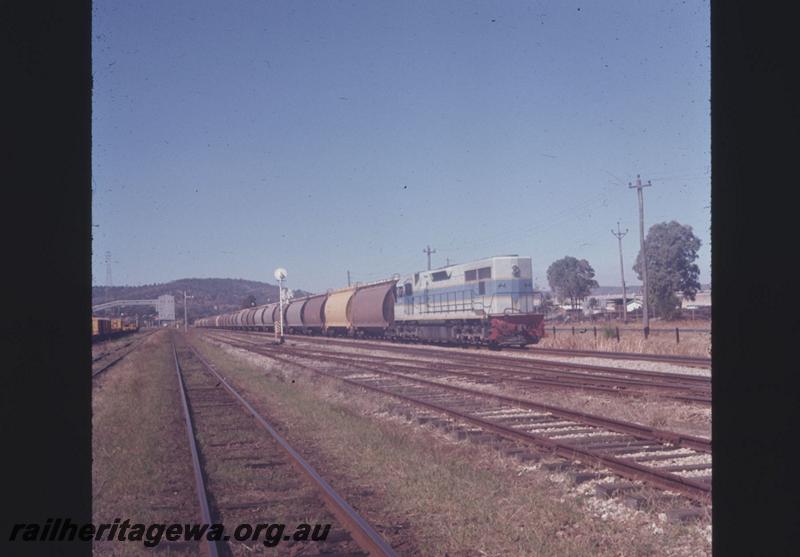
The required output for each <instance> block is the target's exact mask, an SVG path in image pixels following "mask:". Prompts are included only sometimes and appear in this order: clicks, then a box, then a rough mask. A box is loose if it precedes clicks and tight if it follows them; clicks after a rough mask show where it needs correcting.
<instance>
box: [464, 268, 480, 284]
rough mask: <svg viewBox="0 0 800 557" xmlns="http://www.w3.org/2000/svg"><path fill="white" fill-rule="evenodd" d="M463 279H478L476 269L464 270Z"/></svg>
mask: <svg viewBox="0 0 800 557" xmlns="http://www.w3.org/2000/svg"><path fill="white" fill-rule="evenodd" d="M464 280H466V281H470V280H478V271H477V270H476V269H470V270H469V271H464Z"/></svg>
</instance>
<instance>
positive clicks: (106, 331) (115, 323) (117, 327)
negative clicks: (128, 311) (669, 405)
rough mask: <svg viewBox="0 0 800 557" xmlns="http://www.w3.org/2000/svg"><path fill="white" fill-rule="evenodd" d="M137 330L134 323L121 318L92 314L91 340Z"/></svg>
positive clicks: (137, 327) (103, 338) (104, 338)
mask: <svg viewBox="0 0 800 557" xmlns="http://www.w3.org/2000/svg"><path fill="white" fill-rule="evenodd" d="M138 330H139V326H138V325H137V324H136V323H126V322H125V321H124V320H123V319H121V318H112V319H109V318H107V317H94V316H92V342H95V341H98V340H106V339H109V338H115V337H118V336H122V335H125V334H128V333H133V332H136V331H138Z"/></svg>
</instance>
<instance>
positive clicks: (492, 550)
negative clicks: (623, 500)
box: [196, 341, 710, 557]
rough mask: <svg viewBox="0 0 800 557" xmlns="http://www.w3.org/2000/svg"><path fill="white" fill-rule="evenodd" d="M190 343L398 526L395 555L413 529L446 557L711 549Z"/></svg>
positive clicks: (693, 536)
mask: <svg viewBox="0 0 800 557" xmlns="http://www.w3.org/2000/svg"><path fill="white" fill-rule="evenodd" d="M196 345H197V346H199V348H200V349H201V351H202V352H203V354H204V355H205V356H206V357H208V358H209V359H210V360H211V361H213V362H214V363H215V364H216V365H217V366H218V367H219V368H220V369H221V370H224V373H225V374H226V375H227V376H228V377H229V378H230V379H231V380H232V381H233V382H234V384H235V385H236V386H237V388H239V389H241V390H242V392H243V394H244V395H245V396H246V398H248V400H250V401H251V403H252V404H254V406H255V407H256V408H258V409H259V410H260V411H262V412H264V413H265V414H266V415H268V416H269V417H271V419H273V420H275V421H276V422H277V423H279V424H280V425H281V428H282V429H283V433H284V434H285V435H286V436H287V438H288V439H289V441H290V442H293V443H295V444H296V445H297V446H303V447H305V448H306V449H307V452H308V454H309V455H311V458H312V462H313V463H314V465H315V466H316V467H317V468H318V471H319V472H320V473H321V474H323V476H325V477H327V478H330V477H335V478H337V481H336V482H335V483H334V482H332V483H334V487H335V488H336V489H339V490H341V491H342V494H343V495H344V496H345V497H346V498H348V499H350V500H351V501H352V497H353V496H354V494H357V495H358V494H361V495H360V496H358V497H356V499H355V500H356V501H357V502H358V510H359V511H360V512H362V513H363V514H364V515H365V517H366V518H367V519H368V520H371V521H372V522H373V523H378V524H384V525H394V526H396V527H398V529H397V530H396V534H395V535H394V536H389V539H390V542H391V543H393V545H395V547H398V548H399V550H400V551H401V553H402V551H403V550H402V545H401V544H402V541H403V539H404V538H413V540H414V544H413V545H414V546H415V547H416V548H418V549H417V550H415V551H418V553H415V554H421V555H448V556H450V557H455V556H473V555H475V556H479V555H484V556H485V555H509V556H531V555H539V556H561V555H571V556H580V555H587V556H588V555H593V556H594V555H703V554H708V553H710V541H709V539H708V536H707V535H706V534H704V533H703V532H701V531H700V530H699V529H698V528H696V527H694V526H688V525H687V526H684V525H674V524H669V523H666V522H661V521H659V520H658V519H657V518H656V519H654V517H653V516H652V515H650V514H647V513H643V512H639V511H630V513H627V515H626V516H625V517H617V518H612V517H609V516H607V515H605V516H604V515H603V514H601V513H598V512H596V511H595V510H592V509H590V508H589V506H588V505H586V504H584V503H585V502H586V501H585V497H586V496H583V495H580V494H579V493H576V492H575V491H573V492H570V491H569V490H568V489H566V488H564V487H563V486H558V485H555V484H554V483H553V482H551V481H550V480H549V479H548V475H547V473H545V472H542V471H541V470H535V469H530V468H525V467H522V466H520V465H519V464H518V462H517V461H514V460H512V459H508V458H505V457H503V456H501V455H500V453H498V452H497V451H493V450H491V449H488V448H485V447H479V446H476V445H473V444H470V443H467V442H456V441H454V440H452V439H451V438H449V437H447V436H445V435H443V434H441V433H439V432H437V431H433V430H429V429H427V428H425V427H418V426H414V425H411V424H410V423H409V422H407V421H405V420H403V419H401V418H398V417H396V416H395V415H393V414H391V413H390V412H389V405H390V404H392V403H391V402H389V401H386V400H384V399H381V398H379V397H375V396H371V395H368V394H367V393H363V392H354V391H352V390H349V389H344V388H342V387H340V386H339V385H338V384H335V383H332V382H329V381H325V380H322V379H321V378H319V377H317V376H309V375H307V374H305V373H302V372H295V371H291V370H288V369H286V368H285V366H282V367H278V366H276V365H275V364H274V363H271V362H269V361H268V360H267V359H265V358H262V357H259V356H253V355H247V354H244V353H242V352H240V351H235V350H230V349H226V350H221V349H220V348H219V347H218V346H216V345H213V344H211V343H210V342H205V341H204V342H197V343H196ZM364 493H368V494H370V495H369V496H363V494H364ZM400 527H402V528H400ZM406 554H412V553H406Z"/></svg>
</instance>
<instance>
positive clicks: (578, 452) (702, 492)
mask: <svg viewBox="0 0 800 557" xmlns="http://www.w3.org/2000/svg"><path fill="white" fill-rule="evenodd" d="M249 350H250V351H252V352H256V353H259V354H262V355H264V356H267V357H269V358H273V359H275V360H277V361H281V362H283V363H285V364H288V365H294V366H297V367H299V368H301V369H305V370H307V371H310V372H313V373H316V374H319V375H323V376H326V377H330V378H332V379H335V380H338V381H341V382H344V383H346V384H349V385H352V386H355V387H359V388H363V389H366V390H371V391H373V392H377V393H380V394H383V395H388V396H391V397H393V398H397V399H399V400H402V401H405V402H410V403H412V404H415V405H418V406H422V407H424V408H429V409H431V410H434V411H436V412H441V413H444V414H447V415H450V416H453V417H455V418H458V419H461V420H463V421H466V422H469V423H473V424H475V425H478V426H479V427H482V428H485V429H487V430H489V431H493V432H494V433H496V434H498V435H501V436H503V437H507V438H510V439H515V440H519V441H523V442H527V443H530V444H533V445H537V446H540V447H543V448H546V449H549V450H551V451H553V452H554V453H556V454H558V455H559V456H562V457H564V458H569V459H575V460H580V461H583V462H586V463H588V464H592V465H601V466H605V467H607V468H610V469H611V470H614V471H615V472H616V473H618V474H619V475H620V476H623V477H626V478H628V479H632V480H641V481H645V482H647V483H650V484H652V485H655V486H658V487H660V488H662V489H666V490H675V491H678V492H680V493H682V494H684V495H686V496H688V497H690V498H692V499H694V500H696V501H699V502H703V503H708V502H710V500H711V487H710V486H709V485H707V484H705V483H703V482H698V481H695V480H692V479H691V478H684V477H681V476H679V475H677V474H672V473H669V472H661V471H659V470H657V469H653V468H648V467H647V466H643V465H641V464H638V463H636V462H632V461H626V460H622V459H620V458H616V457H614V456H609V455H602V454H599V453H596V452H594V451H591V450H588V449H584V448H580V447H576V446H573V445H569V444H568V443H565V442H563V441H559V440H555V439H550V438H547V437H544V436H541V435H536V434H534V433H530V432H526V431H520V430H516V429H513V428H510V427H506V426H503V425H501V424H496V423H493V422H489V421H487V420H484V419H482V418H478V417H476V416H472V415H470V414H467V413H464V412H460V411H457V410H453V409H450V408H447V407H444V406H441V405H439V404H434V403H430V402H427V401H424V400H421V399H419V398H416V397H413V396H409V395H405V394H400V393H395V392H392V391H391V390H388V389H385V388H381V387H376V386H374V385H369V384H365V383H362V382H359V381H357V380H354V379H348V378H346V377H341V376H339V375H337V374H335V373H330V372H326V371H322V370H319V369H315V368H313V367H311V366H307V365H305V364H301V363H299V362H296V361H292V360H291V359H289V358H287V357H283V356H278V355H276V354H274V352H273V351H261V350H256V349H252V348H250V349H249ZM372 373H376V374H384V375H392V376H399V377H401V378H403V379H406V380H409V381H412V382H419V383H424V384H429V385H433V386H436V387H439V388H443V389H445V390H451V391H456V392H459V391H460V392H463V393H466V394H470V395H473V396H479V397H487V398H492V399H495V400H500V401H503V402H506V403H510V404H519V405H523V406H528V407H530V408H532V409H540V410H544V411H546V412H550V413H552V414H553V415H562V416H563V417H567V416H568V415H572V416H575V417H579V416H581V415H583V416H585V417H586V418H587V423H592V422H588V419H592V420H597V421H596V422H594V423H595V425H601V426H603V427H607V428H608V429H611V430H614V427H609V424H617V425H618V426H619V427H621V429H620V431H621V432H623V433H628V434H631V435H633V436H634V437H640V438H644V439H647V440H652V441H659V440H660V439H658V438H654V437H651V436H648V435H647V432H650V433H653V432H657V433H659V434H666V437H668V438H671V439H674V440H676V441H677V440H680V441H681V443H682V444H681V445H680V446H688V447H690V448H695V447H693V446H692V445H693V444H695V442H699V444H698V446H700V447H703V448H702V449H698V450H708V451H710V441H708V440H705V439H700V438H694V437H692V436H684V435H680V434H675V433H672V432H663V431H660V430H653V429H651V428H645V427H643V426H639V425H637V424H629V423H626V422H619V421H617V420H609V419H606V418H599V417H597V416H591V415H588V414H583V413H581V412H573V411H569V410H565V409H562V408H556V407H550V406H549V405H545V404H536V403H530V402H528V401H523V400H520V399H515V398H513V397H505V396H502V395H492V394H490V393H485V392H482V391H471V390H469V389H463V388H460V387H453V386H447V385H442V384H441V383H436V382H434V381H427V380H424V379H418V378H413V377H407V376H404V375H403V374H397V373H393V372H383V371H378V372H376V371H374V370H373V371H372ZM534 407H535V408H534ZM548 408H552V409H553V411H550V410H548ZM634 432H638V433H634ZM663 440H664V441H667V442H669V443H674V441H672V440H669V439H663ZM675 444H677V443H675Z"/></svg>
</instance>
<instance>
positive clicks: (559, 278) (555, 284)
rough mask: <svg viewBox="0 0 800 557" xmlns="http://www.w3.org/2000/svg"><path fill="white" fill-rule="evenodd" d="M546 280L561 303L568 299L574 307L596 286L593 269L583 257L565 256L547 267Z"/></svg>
mask: <svg viewBox="0 0 800 557" xmlns="http://www.w3.org/2000/svg"><path fill="white" fill-rule="evenodd" d="M547 282H548V283H549V284H550V289H551V290H552V291H553V292H555V293H556V296H558V299H559V300H560V301H561V302H562V303H563V302H564V300H569V301H570V305H571V306H572V307H573V308H574V307H576V306H577V305H578V302H580V301H582V300H583V299H584V298H585V297H586V296H588V295H589V294H590V293H591V291H592V288H594V287H597V281H596V280H594V269H592V266H591V265H589V262H588V261H586V260H585V259H576V258H574V257H570V256H566V257H564V258H562V259H559V260H558V261H555V262H553V263H552V264H551V265H550V266H549V267H548V268H547Z"/></svg>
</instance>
